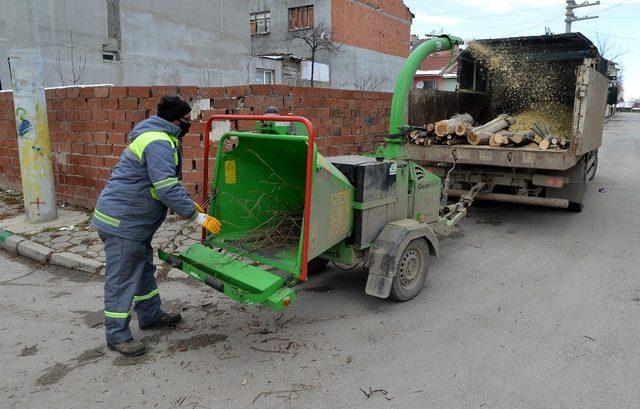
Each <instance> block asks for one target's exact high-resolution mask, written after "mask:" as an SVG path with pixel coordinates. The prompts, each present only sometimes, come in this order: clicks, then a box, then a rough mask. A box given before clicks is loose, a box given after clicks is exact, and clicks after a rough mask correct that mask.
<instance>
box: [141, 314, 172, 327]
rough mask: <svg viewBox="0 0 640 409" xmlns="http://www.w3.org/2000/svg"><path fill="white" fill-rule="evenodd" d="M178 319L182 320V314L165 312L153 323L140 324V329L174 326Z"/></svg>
mask: <svg viewBox="0 0 640 409" xmlns="http://www.w3.org/2000/svg"><path fill="white" fill-rule="evenodd" d="M180 321H182V316H181V315H180V313H177V314H169V313H167V314H164V315H163V316H162V318H160V319H159V320H158V321H156V322H154V323H153V324H149V325H141V326H140V329H141V330H145V329H152V328H161V327H175V326H176V325H178V323H179V322H180Z"/></svg>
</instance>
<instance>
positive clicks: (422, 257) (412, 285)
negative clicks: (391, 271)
mask: <svg viewBox="0 0 640 409" xmlns="http://www.w3.org/2000/svg"><path fill="white" fill-rule="evenodd" d="M428 267H429V245H428V244H427V242H426V240H425V239H423V238H419V239H415V240H411V241H410V242H409V244H407V247H405V249H404V250H403V251H402V255H401V256H400V260H399V261H398V266H397V267H396V276H395V277H394V278H393V283H392V285H391V294H390V295H389V297H390V298H391V299H392V300H395V301H408V300H410V299H412V298H413V297H415V296H416V295H418V293H419V292H420V291H421V290H422V287H423V286H424V282H425V280H426V279H427V272H428Z"/></svg>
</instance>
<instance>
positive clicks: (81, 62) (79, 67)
mask: <svg viewBox="0 0 640 409" xmlns="http://www.w3.org/2000/svg"><path fill="white" fill-rule="evenodd" d="M69 35H70V40H71V41H70V43H69V44H67V45H65V47H69V62H70V63H71V76H70V77H67V76H66V75H65V74H64V70H63V68H62V53H61V52H60V51H58V58H56V72H57V73H58V76H59V77H60V82H61V83H62V85H67V84H72V85H78V84H80V83H82V82H83V81H84V79H85V77H86V76H87V53H86V51H85V53H84V55H80V57H78V61H77V62H76V55H75V49H76V46H75V44H74V43H73V31H71V32H70V33H69Z"/></svg>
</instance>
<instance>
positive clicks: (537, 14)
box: [404, 0, 640, 100]
mask: <svg viewBox="0 0 640 409" xmlns="http://www.w3.org/2000/svg"><path fill="white" fill-rule="evenodd" d="M583 1H584V0H577V1H576V2H577V3H578V4H580V3H582V2H583ZM404 2H405V4H406V5H407V6H408V7H409V8H410V9H411V11H412V12H413V14H415V18H414V20H413V26H412V29H411V32H412V33H413V34H418V35H420V36H423V35H424V34H428V33H431V32H432V31H433V30H436V32H437V33H440V31H441V30H442V31H443V32H444V33H446V34H452V35H456V36H458V37H462V38H464V39H465V40H471V39H474V38H477V39H480V38H496V37H518V36H527V35H541V34H544V33H545V27H548V28H549V29H550V30H551V31H552V32H553V33H556V34H558V33H564V31H565V23H564V13H565V5H566V1H565V0H538V1H531V0H527V1H525V0H449V1H448V2H445V3H441V2H435V1H428V0H404ZM591 2H592V3H594V2H595V0H591ZM574 12H575V14H576V16H577V17H583V16H587V15H589V16H599V17H598V18H596V19H593V20H583V21H578V22H575V23H573V25H572V30H571V31H573V32H581V33H582V34H584V35H585V36H587V37H588V38H589V39H590V40H591V41H592V42H593V43H594V44H596V45H598V44H602V43H603V42H605V43H607V47H608V48H610V49H609V50H607V52H605V57H607V58H611V57H615V56H617V55H619V54H621V55H620V56H618V57H617V58H615V61H616V62H618V63H619V64H620V65H621V66H622V70H623V71H622V77H623V82H624V97H625V100H630V99H633V98H640V0H601V1H600V5H597V6H593V7H583V8H578V9H575V10H574Z"/></svg>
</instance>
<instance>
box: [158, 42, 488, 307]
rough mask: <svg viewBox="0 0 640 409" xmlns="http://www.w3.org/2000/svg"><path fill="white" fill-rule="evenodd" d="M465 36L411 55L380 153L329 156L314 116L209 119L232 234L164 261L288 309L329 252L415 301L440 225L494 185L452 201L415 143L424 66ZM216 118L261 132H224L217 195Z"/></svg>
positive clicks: (214, 207)
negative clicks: (415, 153)
mask: <svg viewBox="0 0 640 409" xmlns="http://www.w3.org/2000/svg"><path fill="white" fill-rule="evenodd" d="M461 42H462V41H461V40H460V39H458V38H455V37H449V36H442V37H440V38H437V39H432V40H428V41H426V42H424V43H423V44H421V45H420V46H418V48H417V49H416V50H415V51H414V52H413V53H412V54H411V56H410V57H409V59H408V60H407V62H406V63H405V66H404V67H403V69H402V71H401V73H400V75H399V77H398V81H397V83H396V90H395V92H394V97H393V100H392V106H391V114H390V124H389V136H388V138H387V145H386V147H383V148H381V149H379V150H378V151H376V153H374V154H372V155H368V156H363V155H350V156H338V157H329V158H325V157H324V156H322V155H321V154H319V153H318V152H317V148H316V146H315V143H314V140H315V134H314V131H313V126H312V125H311V123H310V122H309V121H308V120H307V119H306V118H303V117H296V116H278V115H263V116H253V115H214V116H212V117H211V118H209V119H208V121H207V124H206V127H205V135H206V137H205V152H204V153H205V161H204V163H205V169H204V178H205V180H204V194H203V196H204V197H203V200H205V202H210V204H209V207H208V212H209V214H210V215H212V216H214V217H216V218H218V219H219V220H220V221H221V223H222V231H221V232H220V234H218V235H211V234H210V235H207V236H203V239H202V242H201V243H198V244H194V245H193V246H191V247H190V248H189V249H187V250H186V251H184V252H182V253H180V254H169V253H166V252H164V251H159V253H160V258H161V259H162V260H165V261H167V262H169V263H170V264H171V265H172V266H174V267H177V268H180V269H182V270H183V271H185V272H186V273H187V274H189V275H191V276H192V277H194V278H196V279H198V280H200V281H202V282H204V283H205V284H208V285H209V286H211V287H213V288H215V289H217V290H218V291H221V292H223V293H224V294H225V295H227V296H228V297H230V298H232V299H234V300H237V301H240V302H243V303H249V304H263V305H266V306H268V307H269V308H271V309H273V310H276V311H278V310H282V309H283V308H285V307H286V306H288V305H289V304H290V303H291V302H293V301H294V298H295V292H294V290H293V286H294V285H295V284H296V283H297V282H298V281H305V280H306V278H307V269H308V268H309V266H311V265H314V266H315V265H320V266H322V265H323V264H324V265H326V263H327V262H328V261H329V260H332V261H335V262H338V263H343V264H356V263H366V264H367V265H368V269H369V276H368V279H367V284H366V288H365V291H366V293H367V294H369V295H373V296H376V297H380V298H387V297H391V298H393V299H395V300H399V301H406V300H409V299H411V298H413V297H415V296H416V295H417V294H418V293H419V292H420V290H421V289H422V287H423V284H424V282H425V278H426V275H427V269H428V258H429V257H430V256H437V251H438V241H437V238H436V235H435V233H434V230H438V229H443V228H445V229H446V228H447V227H450V226H452V225H454V224H455V223H457V222H458V221H459V220H460V219H461V218H462V217H464V215H465V214H466V209H467V208H468V207H469V205H470V204H471V202H472V201H473V196H474V195H475V194H477V192H478V191H479V190H480V189H481V187H482V186H481V185H478V186H476V187H475V188H474V189H473V190H472V191H471V192H470V193H469V194H467V195H464V196H463V197H462V199H461V201H460V202H459V203H456V204H454V205H449V206H447V205H446V203H444V204H443V205H441V189H440V186H441V180H440V178H439V177H438V176H436V175H434V174H433V173H431V172H429V171H428V170H427V169H424V168H422V167H420V166H418V165H417V164H415V163H414V162H412V161H411V160H410V159H411V158H410V157H409V156H408V155H407V151H406V149H404V146H403V141H404V140H405V139H404V138H403V135H404V133H405V132H410V131H411V130H412V129H411V127H408V126H407V125H404V121H405V118H404V117H405V113H406V104H407V100H408V96H409V90H410V89H411V87H412V84H413V74H414V73H415V71H416V70H417V69H418V67H419V66H420V62H421V61H422V60H423V59H424V58H425V57H426V56H427V55H429V54H430V53H432V52H435V51H441V50H447V49H450V48H452V47H453V46H455V45H456V44H460V43H461ZM213 121H232V122H234V121H235V122H236V123H237V121H256V130H255V131H254V132H238V131H228V132H226V133H225V134H224V135H222V137H221V138H220V140H219V142H218V149H217V154H216V162H215V170H214V179H213V182H212V184H211V188H212V189H211V195H210V196H208V191H207V188H208V186H209V182H208V176H209V175H208V168H207V166H208V165H207V164H208V158H209V156H208V154H209V135H210V131H211V124H212V122H213ZM236 129H237V126H236Z"/></svg>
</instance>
